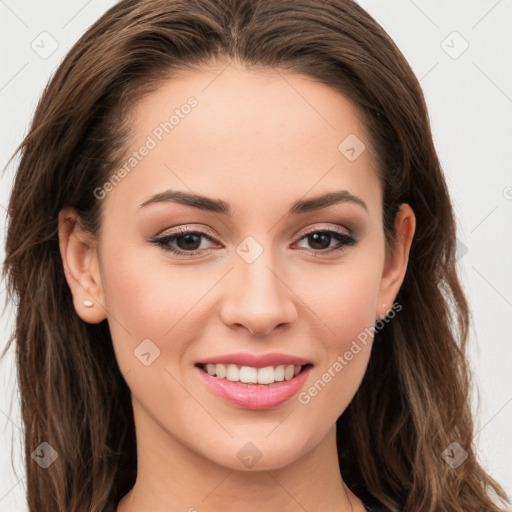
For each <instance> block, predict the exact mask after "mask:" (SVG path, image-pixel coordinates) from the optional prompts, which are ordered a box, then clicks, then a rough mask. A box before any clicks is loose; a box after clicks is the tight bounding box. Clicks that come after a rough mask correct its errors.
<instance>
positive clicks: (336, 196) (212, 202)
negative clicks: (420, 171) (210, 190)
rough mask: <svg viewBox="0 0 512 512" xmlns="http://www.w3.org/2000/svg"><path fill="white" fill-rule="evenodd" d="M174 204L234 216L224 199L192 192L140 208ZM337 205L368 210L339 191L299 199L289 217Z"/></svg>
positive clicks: (164, 195)
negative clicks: (353, 205) (166, 203)
mask: <svg viewBox="0 0 512 512" xmlns="http://www.w3.org/2000/svg"><path fill="white" fill-rule="evenodd" d="M163 202H173V203H178V204H182V205H185V206H191V207H192V208H197V209H199V210H204V211H208V212H213V213H218V214H221V215H226V216H229V217H231V216H233V210H232V209H231V206H230V205H229V203H226V202H225V201H223V200H222V199H213V198H210V197H206V196H202V195H199V194H193V193H190V192H182V191H179V190H166V191H165V192H161V193H160V194H156V195H154V196H152V197H150V198H149V199H147V200H146V201H144V202H143V203H142V204H141V205H140V206H139V208H144V207H146V206H148V205H150V204H154V203H163ZM337 203H352V204H357V205H359V206H361V207H363V208H364V209H365V210H368V206H367V205H366V203H365V202H364V201H363V200H362V199H361V198H360V197H357V196H354V195H352V194H351V193H350V192H348V191H347V190H339V191H335V192H328V193H327V194H322V195H319V196H316V197H313V198H311V199H299V200H298V201H295V202H294V203H293V204H292V206H291V207H290V209H289V211H288V215H300V214H301V213H307V212H311V211H315V210H321V209H322V208H327V207H328V206H331V205H333V204H337Z"/></svg>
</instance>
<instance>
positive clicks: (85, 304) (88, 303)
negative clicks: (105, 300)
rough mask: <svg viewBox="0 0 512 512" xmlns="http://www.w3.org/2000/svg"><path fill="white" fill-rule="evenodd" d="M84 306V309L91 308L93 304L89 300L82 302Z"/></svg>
mask: <svg viewBox="0 0 512 512" xmlns="http://www.w3.org/2000/svg"><path fill="white" fill-rule="evenodd" d="M84 306H85V307H86V308H92V307H93V306H94V304H93V303H92V302H91V301H90V300H84Z"/></svg>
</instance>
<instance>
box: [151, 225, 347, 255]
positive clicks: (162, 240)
mask: <svg viewBox="0 0 512 512" xmlns="http://www.w3.org/2000/svg"><path fill="white" fill-rule="evenodd" d="M320 233H321V234H326V235H331V236H332V237H334V238H335V239H337V240H338V242H339V243H340V244H341V245H339V246H338V247H334V248H331V249H318V250H315V249H304V250H305V251H307V252H309V253H314V254H315V256H317V255H320V254H321V255H323V254H327V253H329V254H331V253H337V252H341V251H344V250H345V249H346V247H347V246H352V245H355V244H356V243H357V240H356V239H355V238H353V237H352V236H350V235H348V234H347V233H342V232H340V231H336V230H333V229H316V230H314V231H309V232H307V233H305V234H304V235H302V236H301V237H300V238H299V239H298V240H297V242H300V241H301V240H303V239H305V238H307V237H308V236H311V235H314V234H320ZM186 235H199V236H201V237H204V238H205V239H206V240H208V241H210V242H213V241H214V238H213V237H212V236H210V235H208V234H207V233H205V232H203V231H197V230H187V229H180V230H179V231H177V232H175V233H171V234H169V235H165V236H163V237H159V238H158V237H156V238H153V239H151V240H150V241H151V242H152V243H154V244H155V245H157V246H159V247H161V248H162V249H163V250H164V251H167V252H170V253H172V254H175V255H176V256H182V257H188V256H195V255H198V254H201V253H204V252H205V251H208V249H196V250H194V251H184V250H182V249H176V248H174V247H172V246H170V245H169V244H170V242H172V241H175V240H176V239H177V238H181V237H183V236H186ZM295 243H296V242H295Z"/></svg>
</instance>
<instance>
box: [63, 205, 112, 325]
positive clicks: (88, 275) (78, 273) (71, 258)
mask: <svg viewBox="0 0 512 512" xmlns="http://www.w3.org/2000/svg"><path fill="white" fill-rule="evenodd" d="M59 247H60V254H61V257H62V263H63V265H64V274H65V276H66V280H67V282H68V285H69V287H70V289H71V293H72V294H73V304H74V306H75V311H76V312H77V314H78V316H79V317H80V318H81V319H82V320H84V322H88V323H90V324H96V323H99V322H101V321H102V320H105V318H107V315H106V309H105V302H104V297H103V288H102V286H101V276H100V271H99V263H98V254H97V244H96V241H95V240H94V238H93V237H92V235H90V234H89V233H87V232H86V231H85V230H84V229H83V228H82V227H81V225H80V216H79V215H78V214H77V212H76V211H75V210H74V209H73V208H64V209H62V210H61V211H60V212H59ZM91 304H92V305H91Z"/></svg>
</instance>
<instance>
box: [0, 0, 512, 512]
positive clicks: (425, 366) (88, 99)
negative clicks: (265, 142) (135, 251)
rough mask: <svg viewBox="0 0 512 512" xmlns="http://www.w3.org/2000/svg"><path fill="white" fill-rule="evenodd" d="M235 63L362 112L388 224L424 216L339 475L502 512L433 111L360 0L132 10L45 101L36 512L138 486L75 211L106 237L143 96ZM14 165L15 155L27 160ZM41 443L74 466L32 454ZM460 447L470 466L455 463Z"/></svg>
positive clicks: (389, 234) (21, 284)
mask: <svg viewBox="0 0 512 512" xmlns="http://www.w3.org/2000/svg"><path fill="white" fill-rule="evenodd" d="M233 59H236V60H238V61H240V62H242V63H243V64H244V65H245V66H247V67H248V68H250V67H251V66H254V67H266V68H272V69H276V70H288V71H290V72H295V73H300V74H303V75H308V76H310V77H313V78H314V79H316V80H318V81H320V82H321V83H324V84H326V85H328V86H329V87H332V88H334V89H336V90H338V91H339V92H340V93H342V94H344V95H345V96H346V97H348V98H349V99H350V100H351V101H352V103H353V104H354V105H355V107H356V108H357V111H358V113H359V115H360V117H361V120H362V121H363V123H364V125H365V127H366V129H367V131H368V133H369V135H370V140H371V142H372V144H371V145H372V148H373V149H374V150H375V153H376V157H377V159H378V163H379V173H380V176H379V178H380V180H381V183H382V190H383V197H384V202H383V208H384V218H383V222H384V229H385V235H386V241H387V243H388V249H389V248H390V247H392V242H393V236H394V233H393V226H394V218H395V214H396V212H397V209H398V207H399V205H400V204H401V203H403V202H406V203H408V204H410V205H411V207H412V208H413V210H414V212H415V214H416V226H417V227H416V236H415V238H414V241H413V244H412V248H411V252H410V260H409V266H408V270H407V273H406V277H405V281H404V283H403V285H402V287H401V289H400V291H399V294H398V297H397V302H398V303H400V304H401V305H402V307H403V312H401V313H400V314H398V315H396V318H394V319H393V320H392V321H391V322H388V323H386V325H385V326H384V327H383V328H382V329H381V330H379V331H378V333H377V334H376V336H375V343H374V348H373V352H372V356H371V359H370V362H369V366H368V369H367V372H366V375H365V377H364V379H363V382H362V384H361V386H360V388H359V390H358V391H357V393H356V395H355V397H354V399H353V400H352V402H351V403H350V405H349V406H348V408H347V409H346V411H345V412H344V413H343V415H342V416H341V417H340V418H339V419H338V421H337V436H338V455H339V463H340V469H341V472H342V474H343V477H344V479H345V481H346V482H347V484H348V485H349V487H350V488H351V489H352V490H353V491H354V492H355V493H356V494H358V495H359V496H360V497H361V498H362V499H364V500H366V501H368V502H370V501H371V499H372V498H373V497H374V498H375V499H376V500H378V501H380V502H382V503H383V504H385V505H386V506H387V507H388V508H389V509H390V510H392V511H398V510H403V511H409V512H434V511H436V512H439V511H443V512H451V511H453V512H455V511H458V512H470V511H475V512H476V511H477V510H478V511H479V510H489V511H497V510H499V508H498V506H497V505H496V504H494V502H493V499H492V498H491V495H492V494H494V495H498V496H500V497H501V498H502V499H503V500H506V499H507V497H506V495H505V493H504V491H503V490H502V488H501V487H500V486H499V485H498V483H497V482H495V481H494V480H493V479H492V478H491V477H490V476H489V475H487V474H486V472H485V471H484V470H483V469H482V467H481V466H480V465H479V463H478V461H477V459H476V455H475V451H474V446H473V442H474V431H473V424H472V416H471V410H470V405H469V390H470V379H469V372H468V365H467V362H466V355H465V343H466V338H467V334H468V324H469V311H468V305H467V302H466V299H465V296H464V293H463V291H462V289H461V286H460V283H459V280H458V277H457V272H456V264H455V262H456V255H455V250H456V248H455V223H454V215H453V211H452V206H451V202H450V198H449V195H448V190H447V187H446V183H445V180H444V176H443V173H442V170H441V167H440V163H439V161H438V157H437V155H436V152H435V149H434V144H433V141H432V135H431V129H430V125H429V120H428V114H427V109H426V104H425V100H424V97H423V94H422V91H421V89H420V85H419V83H418V80H417V79H416V77H415V75H414V74H413V72H412V70H411V68H410V66H409V65H408V63H407V62H406V60H405V58H404V57H403V55H402V54H401V52H400V51H399V49H398V48H397V47H396V45H395V44H394V43H393V41H392V40H391V39H390V38H389V36H388V35H387V34H386V33H385V32H384V30H383V29H382V28H381V27H380V26H379V25H378V24H377V23H376V22H375V21H374V20H373V19H372V18H371V17H370V16H369V15H368V14H367V13H366V12H365V11H364V10H363V9H362V8H361V7H359V6H358V5H357V4H356V3H355V2H353V1H352V0H280V1H274V0H223V1H219V0H124V1H121V2H119V3H118V4H116V5H115V6H114V7H112V8H111V9H110V10H108V11H107V12H106V13H105V14H104V15H103V16H102V17H101V18H100V19H99V20H98V21H97V22H96V23H94V24H93V25H92V26H91V27H90V28H89V30H87V32H86V33H85V34H84V35H83V36H82V37H81V38H80V39H79V41H78V42H77V43H76V44H75V45H74V46H73V48H72V49H71V50H70V52H69V53H68V54H67V56H66V58H65V59H64V61H63V62H62V63H61V65H60V66H59V67H58V69H57V71H56V72H55V74H54V76H53V77H52V78H51V80H50V82H49V84H48V85H47V87H46V89H45V90H44V93H43V95H42V98H41V100H40V102H39V104H38V106H37V110H36V112H35V115H34V118H33V121H32V124H31V127H30V131H29V133H28V135H27V136H26V137H25V139H24V140H23V141H22V143H21V144H20V146H19V147H18V148H17V150H16V152H15V154H17V153H20V155H21V159H20V163H19V167H18V170H17V175H16V179H15V183H14V188H13V190H12V196H11V199H10V203H9V207H8V213H9V224H8V232H7V242H6V259H5V264H4V269H3V272H4V275H7V278H8V281H7V282H8V291H9V296H10V298H11V299H12V300H14V301H15V302H16V305H17V316H16V322H15V330H14V333H13V335H12V337H11V339H10V340H9V343H8V345H7V347H6V348H5V350H4V353H3V355H5V352H6V351H7V349H8V348H9V346H10V344H11V343H12V342H13V341H15V343H16V357H17V375H18V382H19V389H20V392H21V413H22V419H23V423H24V426H25V434H24V435H25V437H24V444H25V458H26V472H27V499H28V505H29V510H30V511H32V512H36V511H37V512H40V511H41V510H47V511H50V512H53V511H62V512H63V511H65V512H74V511H76V512H83V511H85V510H90V511H93V512H99V511H101V510H103V509H104V507H105V506H106V504H107V503H108V502H109V501H115V502H117V501H118V500H119V499H120V498H121V497H122V496H123V495H124V494H125V493H126V492H127V491H128V490H129V489H130V488H131V486H132V485H133V484H134V479H135V476H136V451H135V450H136V447H135V431H134V423H133V411H132V408H131V401H130V393H129V389H128V387H127V385H126V382H125V381H124V379H123V376H122V375H121V374H120V371H119V368H118V366H117V363H116V359H115V355H114V352H113V348H112V340H111V336H110V332H109V328H108V324H107V321H104V322H101V323H100V324H95V325H92V324H87V323H85V322H83V321H82V320H81V319H80V318H79V317H78V316H77V314H76V313H75V310H74V307H73V301H72V296H71V293H70V289H69V287H68V285H67V283H66V279H65V276H64V272H63V266H62V260H61V257H60V253H59V243H58V231H57V228H58V220H57V217H58V213H59V211H60V210H61V209H62V208H63V207H65V206H72V207H74V208H75V209H76V210H77V211H78V212H79V214H80V215H81V219H82V223H83V226H84V227H86V228H87V229H88V230H90V232H91V233H93V234H97V233H98V228H99V226H100V224H101V201H100V200H98V199H97V198H96V196H95V194H94V192H93V191H94V190H95V189H96V188H97V187H100V186H101V185H102V184H103V183H105V181H106V179H107V178H108V176H110V175H111V174H112V173H113V172H114V171H115V169H116V168H117V166H118V165H119V164H120V163H121V158H120V157H121V155H122V153H123V150H124V149H125V148H126V147H125V144H126V141H127V136H128V133H129V114H130V112H132V111H133V108H134V106H135V105H136V102H137V101H138V100H139V99H140V98H141V97H142V96H144V95H145V94H148V93H149V92H151V91H153V90H155V89H156V88H157V87H158V86H159V85H161V84H162V83H163V81H165V80H168V79H172V76H173V73H175V72H176V71H179V70H183V69H200V67H201V66H202V65H206V64H209V63H219V62H226V63H227V62H229V61H230V60H233ZM13 156H14V155H13ZM42 442H47V443H49V444H50V445H51V446H52V447H53V448H54V449H55V450H56V452H57V453H58V454H59V457H58V459H57V460H56V461H55V463H54V464H52V465H51V466H50V467H49V468H48V469H47V470H44V471H43V470H41V468H40V467H39V466H38V465H37V464H36V463H35V462H34V460H32V458H31V453H32V452H33V450H34V449H35V448H36V447H38V446H39V445H40V443H42ZM454 442H457V443H458V444H459V445H460V447H462V448H463V449H464V450H465V451H466V452H467V454H468V458H467V459H466V460H465V462H464V463H463V464H461V465H460V467H458V468H457V469H454V468H452V467H451V466H450V465H449V464H448V463H446V462H445V461H444V460H443V458H442V453H443V452H444V451H445V450H446V448H447V447H448V446H450V445H451V443H454Z"/></svg>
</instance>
